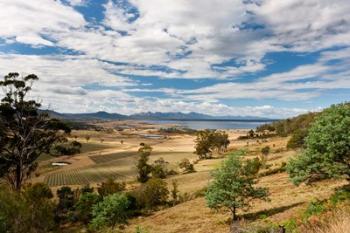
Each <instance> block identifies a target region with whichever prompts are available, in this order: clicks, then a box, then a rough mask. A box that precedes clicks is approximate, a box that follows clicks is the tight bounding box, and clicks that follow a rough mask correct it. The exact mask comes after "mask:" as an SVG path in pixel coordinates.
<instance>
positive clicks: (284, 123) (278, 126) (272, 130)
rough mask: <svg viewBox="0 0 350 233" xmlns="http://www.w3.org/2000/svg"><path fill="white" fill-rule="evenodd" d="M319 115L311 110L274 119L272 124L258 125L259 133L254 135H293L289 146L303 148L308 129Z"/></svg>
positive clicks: (257, 130) (290, 147)
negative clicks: (283, 118)
mask: <svg viewBox="0 0 350 233" xmlns="http://www.w3.org/2000/svg"><path fill="white" fill-rule="evenodd" d="M318 115H319V113H312V112H310V113H306V114H302V115H299V116H296V117H293V118H288V119H286V120H280V121H274V122H272V123H270V124H264V125H261V126H258V127H257V129H256V132H257V134H253V135H254V136H256V135H260V136H264V135H265V136H266V135H277V136H281V137H286V136H289V135H291V138H290V140H289V141H288V144H287V148H289V149H296V148H301V147H303V146H304V142H305V137H306V136H307V134H308V129H309V128H310V126H311V124H312V123H313V122H314V121H315V118H316V117H317V116H318ZM266 132H268V134H265V133H266ZM253 133H254V132H253ZM242 139H243V138H242Z"/></svg>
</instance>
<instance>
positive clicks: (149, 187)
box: [134, 178, 169, 209]
mask: <svg viewBox="0 0 350 233" xmlns="http://www.w3.org/2000/svg"><path fill="white" fill-rule="evenodd" d="M134 195H135V198H136V200H137V203H138V205H139V206H140V207H142V208H143V207H144V208H146V209H152V208H154V207H156V206H158V205H164V204H166V203H167V200H168V195H169V190H168V187H167V183H166V182H165V181H163V180H162V179H159V178H151V179H150V180H148V181H147V182H146V183H145V184H143V185H142V186H141V187H140V188H139V189H138V190H136V191H134Z"/></svg>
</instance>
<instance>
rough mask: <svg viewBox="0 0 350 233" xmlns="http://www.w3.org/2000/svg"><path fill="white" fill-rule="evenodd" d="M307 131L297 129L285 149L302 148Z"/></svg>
mask: <svg viewBox="0 0 350 233" xmlns="http://www.w3.org/2000/svg"><path fill="white" fill-rule="evenodd" d="M307 132H308V131H307V129H299V130H296V131H294V132H293V133H292V137H291V138H290V139H289V140H288V143H287V148H288V149H296V148H301V147H303V146H304V143H305V138H306V136H307Z"/></svg>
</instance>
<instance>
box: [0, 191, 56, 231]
mask: <svg viewBox="0 0 350 233" xmlns="http://www.w3.org/2000/svg"><path fill="white" fill-rule="evenodd" d="M43 187H44V185H35V186H33V187H30V188H26V189H25V190H24V192H23V193H18V192H14V191H11V190H9V189H7V188H6V187H1V188H0V232H6V233H46V232H51V231H53V230H55V229H56V227H57V226H56V224H55V221H54V209H55V206H54V203H53V202H52V201H51V200H50V199H49V198H48V197H47V196H48V193H47V192H44V193H43V195H41V194H40V193H38V192H37V191H38V190H40V189H42V188H43ZM44 189H45V188H44Z"/></svg>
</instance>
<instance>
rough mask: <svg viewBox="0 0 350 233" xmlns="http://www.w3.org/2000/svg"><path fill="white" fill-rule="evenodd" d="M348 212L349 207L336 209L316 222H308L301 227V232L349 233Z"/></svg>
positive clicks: (349, 217) (349, 220)
mask: <svg viewBox="0 0 350 233" xmlns="http://www.w3.org/2000/svg"><path fill="white" fill-rule="evenodd" d="M349 232H350V212H349V209H344V210H338V211H336V212H335V213H330V214H326V216H323V218H322V220H321V221H319V222H318V223H313V222H311V223H309V224H308V226H306V227H303V228H302V229H301V233H349Z"/></svg>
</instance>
